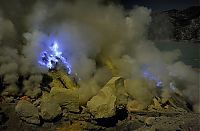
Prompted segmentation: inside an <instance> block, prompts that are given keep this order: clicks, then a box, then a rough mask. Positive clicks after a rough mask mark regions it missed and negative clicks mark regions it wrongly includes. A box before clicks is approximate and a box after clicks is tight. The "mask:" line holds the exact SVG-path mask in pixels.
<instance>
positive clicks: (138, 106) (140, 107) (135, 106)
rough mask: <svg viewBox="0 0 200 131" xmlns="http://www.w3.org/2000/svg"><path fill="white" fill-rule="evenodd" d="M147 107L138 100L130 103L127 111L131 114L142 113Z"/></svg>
mask: <svg viewBox="0 0 200 131" xmlns="http://www.w3.org/2000/svg"><path fill="white" fill-rule="evenodd" d="M144 108H145V106H144V105H143V104H142V103H140V102H139V101H137V100H133V101H129V102H128V104H127V110H128V111H129V112H135V111H141V110H143V109H144Z"/></svg>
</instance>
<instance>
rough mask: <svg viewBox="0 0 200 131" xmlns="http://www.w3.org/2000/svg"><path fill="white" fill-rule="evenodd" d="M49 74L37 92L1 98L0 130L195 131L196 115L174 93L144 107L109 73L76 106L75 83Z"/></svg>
mask: <svg viewBox="0 0 200 131" xmlns="http://www.w3.org/2000/svg"><path fill="white" fill-rule="evenodd" d="M49 76H52V79H53V80H52V82H51V83H50V84H49V85H50V87H49V88H48V90H47V89H46V90H42V92H41V93H40V95H38V94H35V96H34V97H33V96H32V95H30V96H22V97H12V96H2V97H1V105H0V129H1V130H4V131H18V130H20V131H31V130H32V131H38V130H41V131H43V130H48V131H51V130H52V131H54V130H57V131H68V130H69V131H82V130H108V131H116V130H117V131H118V130H119V131H129V130H130V131H131V130H138V131H144V130H152V131H165V130H166V131H168V130H177V131H179V130H180V131H182V130H186V131H197V130H200V114H199V113H194V112H192V108H191V106H190V105H189V103H188V102H187V101H186V100H185V98H184V97H182V96H181V94H180V93H179V92H178V91H174V93H173V94H172V95H171V97H170V98H168V99H164V98H161V97H159V96H156V97H154V98H153V99H152V102H151V104H150V105H148V106H144V105H143V103H141V102H139V101H137V100H135V99H131V98H130V96H129V95H128V94H127V92H126V80H125V79H123V78H121V77H113V78H112V79H111V80H110V81H108V83H107V84H106V85H105V86H104V87H103V88H102V89H101V90H100V91H99V92H98V93H97V94H96V95H95V96H93V97H92V98H91V99H90V100H89V101H88V102H87V104H86V105H81V104H80V103H79V101H80V100H79V96H78V94H77V92H76V88H78V87H76V86H77V85H76V84H75V83H73V81H72V80H71V79H70V77H68V76H67V75H66V74H65V73H63V72H62V71H53V72H50V73H49ZM36 96H37V97H36Z"/></svg>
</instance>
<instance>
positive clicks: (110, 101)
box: [87, 77, 122, 118]
mask: <svg viewBox="0 0 200 131" xmlns="http://www.w3.org/2000/svg"><path fill="white" fill-rule="evenodd" d="M121 79H122V78H120V77H113V78H112V79H111V80H110V81H109V82H108V83H107V84H106V85H105V86H104V87H103V88H102V89H101V90H100V91H99V92H98V94H97V95H96V96H94V97H93V98H92V99H91V100H90V101H88V103H87V107H88V109H89V111H90V113H92V115H94V116H95V118H108V117H112V116H114V115H115V110H116V101H117V88H116V85H118V84H117V83H119V81H121Z"/></svg>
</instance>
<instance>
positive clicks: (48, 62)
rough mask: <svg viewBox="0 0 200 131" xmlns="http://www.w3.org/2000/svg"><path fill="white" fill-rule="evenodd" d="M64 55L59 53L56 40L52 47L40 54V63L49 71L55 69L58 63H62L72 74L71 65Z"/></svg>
mask: <svg viewBox="0 0 200 131" xmlns="http://www.w3.org/2000/svg"><path fill="white" fill-rule="evenodd" d="M62 54H63V53H62V52H61V51H59V44H58V42H57V41H56V40H54V41H53V43H52V45H51V46H50V47H48V48H47V50H45V51H43V52H42V53H41V54H40V58H41V59H40V60H39V61H38V63H39V64H40V65H43V66H46V67H47V68H49V69H53V68H55V66H56V64H57V63H58V62H61V63H62V64H64V66H65V67H66V68H67V69H68V74H71V72H72V70H71V65H70V64H69V62H67V59H66V58H65V57H63V56H62Z"/></svg>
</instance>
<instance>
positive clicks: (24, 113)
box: [15, 100, 40, 124]
mask: <svg viewBox="0 0 200 131" xmlns="http://www.w3.org/2000/svg"><path fill="white" fill-rule="evenodd" d="M15 111H16V112H17V114H18V115H19V117H20V118H21V119H22V120H24V121H26V122H27V123H31V124H40V119H39V112H38V109H37V107H35V106H34V105H33V104H32V103H30V102H28V101H25V100H20V101H19V102H18V103H17V106H16V107H15Z"/></svg>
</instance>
